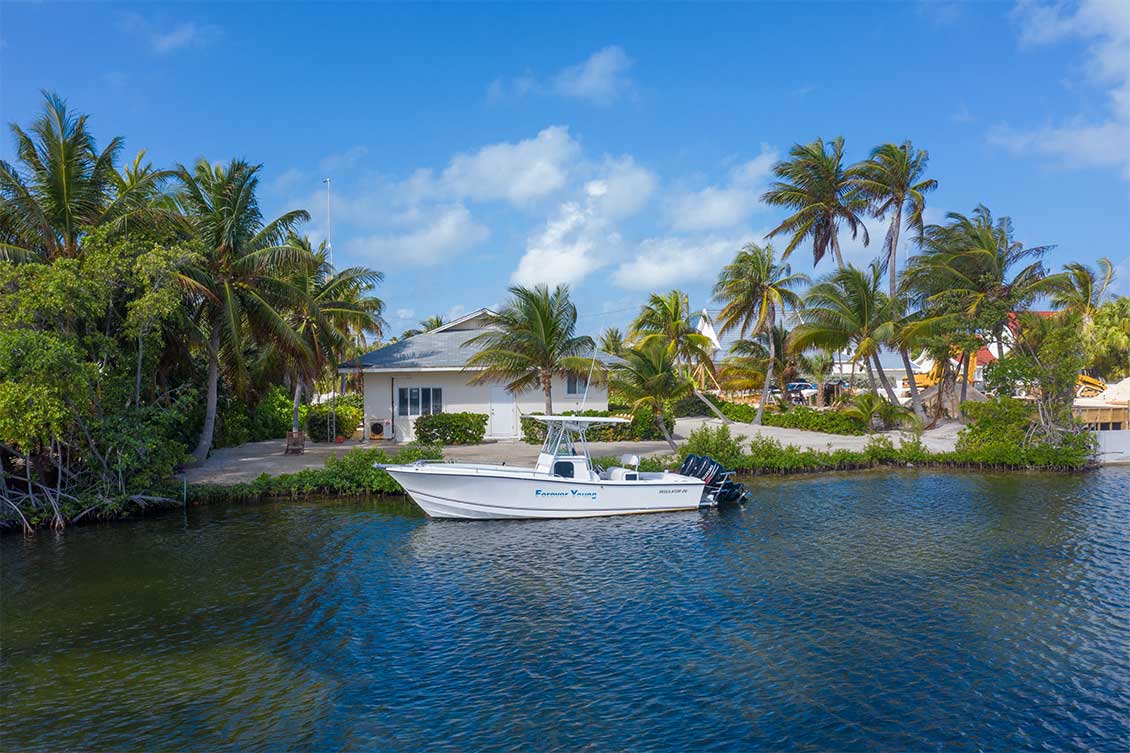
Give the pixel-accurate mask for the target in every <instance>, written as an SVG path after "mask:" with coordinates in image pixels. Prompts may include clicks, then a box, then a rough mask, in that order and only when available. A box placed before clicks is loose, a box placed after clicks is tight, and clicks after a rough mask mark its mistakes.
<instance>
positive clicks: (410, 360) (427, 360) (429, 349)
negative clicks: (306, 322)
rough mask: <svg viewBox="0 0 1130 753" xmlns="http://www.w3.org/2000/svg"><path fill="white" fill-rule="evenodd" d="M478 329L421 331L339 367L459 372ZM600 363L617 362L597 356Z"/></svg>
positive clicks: (469, 353)
mask: <svg viewBox="0 0 1130 753" xmlns="http://www.w3.org/2000/svg"><path fill="white" fill-rule="evenodd" d="M481 332H482V330H456V331H451V332H423V333H421V334H418V335H414V336H412V337H409V338H408V339H407V340H401V341H400V342H397V343H393V344H392V345H386V346H384V347H383V348H377V349H376V350H372V351H369V352H368V353H366V354H365V355H363V356H361V357H360V358H359V359H357V361H350V362H348V363H343V364H342V368H345V369H353V368H358V367H360V368H362V369H405V370H409V371H410V370H412V369H461V368H463V367H464V366H465V365H466V363H467V359H469V358H470V357H471V356H473V355H474V354H475V353H476V352H477V351H478V348H477V347H476V346H474V345H472V346H465V345H464V343H466V342H467V341H468V340H470V339H471V338H472V337H474V336H475V335H478V334H480V333H481ZM598 358H599V359H600V361H601V363H613V362H614V361H616V360H617V359H615V358H614V357H612V356H609V355H608V354H607V353H600V354H599V356H598Z"/></svg>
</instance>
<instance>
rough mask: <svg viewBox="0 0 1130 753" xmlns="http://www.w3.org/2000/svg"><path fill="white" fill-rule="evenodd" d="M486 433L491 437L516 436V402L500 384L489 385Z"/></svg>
mask: <svg viewBox="0 0 1130 753" xmlns="http://www.w3.org/2000/svg"><path fill="white" fill-rule="evenodd" d="M487 433H488V434H490V436H492V437H516V436H518V404H517V403H516V402H515V400H514V396H513V395H511V394H510V393H509V392H507V391H506V388H505V387H504V386H502V385H501V384H492V385H491V386H490V421H489V422H488V423H487Z"/></svg>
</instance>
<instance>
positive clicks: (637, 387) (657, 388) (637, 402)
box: [611, 339, 694, 452]
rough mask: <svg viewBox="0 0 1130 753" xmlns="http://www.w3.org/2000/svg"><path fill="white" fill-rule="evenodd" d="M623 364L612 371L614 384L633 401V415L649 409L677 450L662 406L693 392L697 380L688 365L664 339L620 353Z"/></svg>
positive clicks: (673, 448) (672, 447)
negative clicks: (680, 362)
mask: <svg viewBox="0 0 1130 753" xmlns="http://www.w3.org/2000/svg"><path fill="white" fill-rule="evenodd" d="M620 357H621V359H622V361H621V363H618V364H617V365H616V366H614V367H613V368H612V370H611V385H612V388H613V389H615V390H616V391H617V392H618V393H619V394H621V395H623V396H624V398H625V399H626V400H628V401H630V403H631V409H632V413H633V414H637V413H639V412H640V411H648V412H650V413H651V415H652V419H653V420H654V421H655V425H656V426H657V427H659V431H660V432H661V433H662V434H663V438H664V439H666V440H667V444H668V445H669V446H670V447H671V451H672V452H678V450H679V447H678V445H676V444H675V440H674V438H673V437H672V436H671V432H670V431H668V429H667V425H666V424H665V423H664V422H663V409H664V407H665V406H666V405H667V404H668V403H671V402H674V401H677V400H681V399H683V398H685V397H687V396H688V395H690V394H691V393H692V391H693V390H694V381H693V380H692V378H691V376H690V374H689V373H688V372H687V370H686V367H685V366H683V365H680V364H679V363H677V362H676V361H675V358H674V356H673V354H672V353H671V350H670V349H669V348H668V347H667V344H666V343H664V342H663V341H662V340H656V339H651V340H648V341H645V342H643V343H640V344H639V345H637V346H635V347H633V348H629V349H627V350H625V351H623V353H621V356H620Z"/></svg>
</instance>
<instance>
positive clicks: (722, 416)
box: [694, 390, 732, 424]
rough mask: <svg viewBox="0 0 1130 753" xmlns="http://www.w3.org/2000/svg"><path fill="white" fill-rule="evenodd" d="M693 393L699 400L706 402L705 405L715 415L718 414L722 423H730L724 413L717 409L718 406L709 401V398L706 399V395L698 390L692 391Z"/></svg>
mask: <svg viewBox="0 0 1130 753" xmlns="http://www.w3.org/2000/svg"><path fill="white" fill-rule="evenodd" d="M694 395H695V397H697V398H698V399H699V400H701V401H702V402H704V403H706V407H707V408H709V409H710V410H711V411H712V412H713V413H714V415H715V416H718V418H720V419H722V423H724V424H728V423H732V421H730V419H728V418H726V414H724V413H723V412H722V411H720V410H718V406H716V405H715V404H714V403H712V402H710V400H709V399H707V397H706V395H704V394H702V393H701V392H699V391H698V390H695V391H694Z"/></svg>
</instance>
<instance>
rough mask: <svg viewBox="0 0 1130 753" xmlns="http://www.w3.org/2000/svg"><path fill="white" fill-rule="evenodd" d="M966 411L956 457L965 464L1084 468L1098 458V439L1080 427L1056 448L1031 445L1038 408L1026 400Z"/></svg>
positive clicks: (965, 407)
mask: <svg viewBox="0 0 1130 753" xmlns="http://www.w3.org/2000/svg"><path fill="white" fill-rule="evenodd" d="M962 411H963V412H964V413H965V415H966V417H967V418H968V419H969V423H968V424H966V426H965V428H964V429H962V430H961V433H960V434H958V436H957V448H956V453H955V455H957V456H958V457H961V458H963V459H964V462H968V463H977V464H985V465H1011V466H1048V467H1056V468H1081V467H1083V466H1085V465H1086V464H1087V462H1088V461H1089V460H1090V459H1091V458H1092V456H1093V454H1094V450H1095V438H1094V435H1093V434H1091V433H1090V432H1086V431H1083V430H1082V427H1081V426H1078V425H1076V426H1074V427H1072V429H1074V430H1073V431H1066V432H1063V433H1061V434H1059V435H1058V437H1057V443H1056V444H1051V443H1049V442H1033V441H1031V439H1030V437H1029V429H1030V428H1031V427H1032V424H1033V422H1034V421H1035V418H1036V415H1035V407H1034V406H1033V405H1032V404H1031V403H1028V402H1026V401H1024V400H1017V399H1016V398H1013V397H997V398H994V399H993V400H990V401H988V402H985V403H965V404H964V405H963V406H962Z"/></svg>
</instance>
